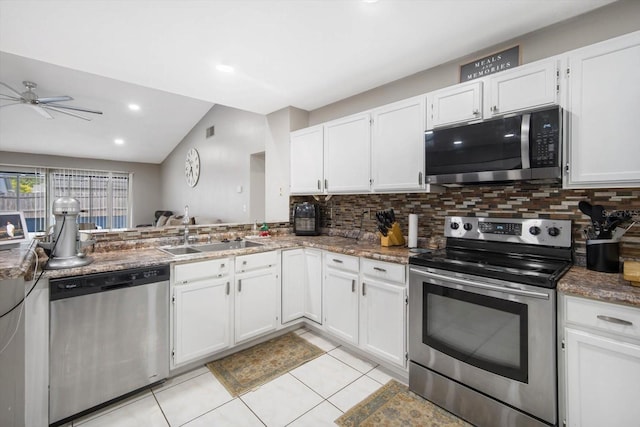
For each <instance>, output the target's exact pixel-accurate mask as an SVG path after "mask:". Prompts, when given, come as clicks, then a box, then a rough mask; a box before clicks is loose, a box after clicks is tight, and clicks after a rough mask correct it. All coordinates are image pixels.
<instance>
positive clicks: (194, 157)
mask: <svg viewBox="0 0 640 427" xmlns="http://www.w3.org/2000/svg"><path fill="white" fill-rule="evenodd" d="M184 177H185V178H186V180H187V184H189V187H195V186H196V184H197V183H198V178H200V155H199V154H198V151H197V150H196V149H195V148H192V149H190V150H189V151H188V152H187V158H186V160H185V161H184Z"/></svg>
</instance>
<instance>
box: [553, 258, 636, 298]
mask: <svg viewBox="0 0 640 427" xmlns="http://www.w3.org/2000/svg"><path fill="white" fill-rule="evenodd" d="M558 292H562V293H563V294H565V295H572V296H578V297H585V298H590V299H594V300H599V301H605V302H612V303H616V304H625V305H631V306H635V307H638V308H640V287H638V286H632V285H631V283H630V282H628V281H627V280H624V279H623V278H622V273H600V272H598V271H592V270H588V269H587V268H585V267H579V266H576V265H574V266H573V267H571V269H570V270H569V271H568V272H567V273H566V274H565V275H564V276H562V278H561V279H560V281H559V282H558Z"/></svg>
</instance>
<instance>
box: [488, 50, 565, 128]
mask: <svg viewBox="0 0 640 427" xmlns="http://www.w3.org/2000/svg"><path fill="white" fill-rule="evenodd" d="M558 73H559V70H558V61H557V59H555V58H552V59H545V60H543V61H537V62H532V63H529V64H526V65H521V66H519V67H516V68H512V69H510V70H507V71H503V72H500V73H497V74H493V75H491V76H489V77H487V82H488V87H489V91H488V93H486V94H485V109H484V111H485V114H484V115H485V118H489V117H493V116H500V115H503V114H509V113H514V112H517V111H523V110H529V109H536V108H540V107H544V106H547V105H556V104H558V103H559V100H558V92H559V86H558V81H559V78H558Z"/></svg>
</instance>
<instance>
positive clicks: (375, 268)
mask: <svg viewBox="0 0 640 427" xmlns="http://www.w3.org/2000/svg"><path fill="white" fill-rule="evenodd" d="M373 269H374V270H376V271H381V272H383V273H386V272H387V270H385V269H384V268H380V267H373Z"/></svg>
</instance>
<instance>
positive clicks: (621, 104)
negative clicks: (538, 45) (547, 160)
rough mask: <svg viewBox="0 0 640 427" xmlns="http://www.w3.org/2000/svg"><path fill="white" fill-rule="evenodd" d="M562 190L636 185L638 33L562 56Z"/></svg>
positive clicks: (639, 173)
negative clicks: (564, 87) (564, 160)
mask: <svg viewBox="0 0 640 427" xmlns="http://www.w3.org/2000/svg"><path fill="white" fill-rule="evenodd" d="M567 58H568V59H567V61H568V63H567V64H568V65H567V69H566V73H565V77H566V79H567V89H568V90H567V99H566V105H565V111H566V121H567V123H565V130H566V131H567V133H566V134H565V141H566V146H565V154H566V158H567V164H566V175H565V177H564V186H565V187H566V188H616V187H637V186H638V185H640V166H639V163H638V159H639V158H640V144H637V143H636V142H634V141H636V140H637V133H638V132H637V129H636V128H635V122H636V120H637V115H638V114H637V113H638V111H640V85H639V84H638V80H637V76H636V74H635V73H634V72H633V70H637V69H638V68H640V31H637V32H634V33H631V34H628V35H625V36H622V37H617V38H614V39H611V40H607V41H604V42H601V43H597V44H594V45H591V46H588V47H585V48H582V49H577V50H575V51H571V52H569V53H568V54H567Z"/></svg>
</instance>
